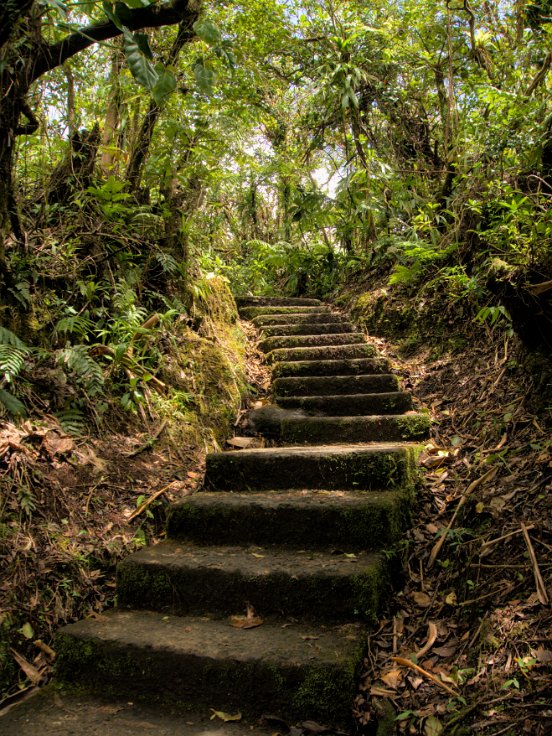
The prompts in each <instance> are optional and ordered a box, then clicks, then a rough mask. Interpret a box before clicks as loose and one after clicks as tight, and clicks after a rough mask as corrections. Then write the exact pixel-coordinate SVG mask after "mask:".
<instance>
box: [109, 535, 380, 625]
mask: <svg viewBox="0 0 552 736" xmlns="http://www.w3.org/2000/svg"><path fill="white" fill-rule="evenodd" d="M350 554H352V555H353V556H347V554H345V553H343V552H341V554H333V555H332V554H331V553H329V552H327V551H321V550H285V549H274V548H267V547H258V546H253V547H244V546H232V547H228V546H221V545H216V546H214V545H211V546H209V547H206V546H198V545H194V544H193V543H192V542H180V541H176V540H172V539H170V540H167V541H164V542H160V543H159V544H156V545H153V546H151V547H147V548H145V549H143V550H141V551H140V552H137V553H136V554H134V555H131V556H130V557H127V558H126V559H125V560H123V562H121V563H120V564H119V565H118V567H117V603H118V605H119V606H120V607H122V608H146V609H149V610H158V611H164V612H167V613H172V614H176V615H178V616H187V615H188V616H189V615H192V616H193V615H198V616H199V615H202V614H204V613H205V611H208V612H209V613H210V614H215V615H217V616H228V615H232V614H241V613H242V612H243V611H244V610H245V607H246V603H249V604H251V605H252V606H253V608H254V609H255V611H256V612H257V614H258V615H260V616H261V617H262V618H265V617H266V616H276V615H280V616H283V617H284V618H286V619H287V618H290V617H292V618H300V619H301V620H302V621H333V622H339V621H354V620H355V619H360V620H364V621H374V620H376V616H377V611H378V607H379V601H380V596H381V594H382V592H383V587H384V583H383V580H384V578H385V577H386V573H387V567H386V566H385V563H384V561H383V557H382V556H381V555H377V554H374V553H367V552H356V553H350Z"/></svg>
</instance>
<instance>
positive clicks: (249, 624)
mask: <svg viewBox="0 0 552 736" xmlns="http://www.w3.org/2000/svg"><path fill="white" fill-rule="evenodd" d="M262 624H264V620H263V619H262V618H261V617H260V616H257V614H256V613H255V609H254V608H253V606H251V605H250V604H249V603H248V604H247V607H246V614H245V616H230V626H233V627H234V628H235V629H255V628H257V626H262Z"/></svg>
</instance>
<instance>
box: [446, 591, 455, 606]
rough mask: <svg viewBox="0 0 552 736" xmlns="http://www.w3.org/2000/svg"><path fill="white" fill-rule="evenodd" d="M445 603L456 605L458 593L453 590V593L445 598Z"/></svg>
mask: <svg viewBox="0 0 552 736" xmlns="http://www.w3.org/2000/svg"><path fill="white" fill-rule="evenodd" d="M445 603H446V604H447V605H449V606H455V605H456V603H457V598H456V593H455V592H454V590H453V591H452V593H449V594H448V595H447V597H446V598H445Z"/></svg>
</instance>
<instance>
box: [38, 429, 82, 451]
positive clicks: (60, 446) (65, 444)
mask: <svg viewBox="0 0 552 736" xmlns="http://www.w3.org/2000/svg"><path fill="white" fill-rule="evenodd" d="M42 446H43V447H44V449H45V450H46V451H47V452H48V453H49V454H50V455H64V454H65V453H67V452H71V451H72V450H73V449H74V447H75V442H74V440H72V439H71V437H67V436H65V435H60V434H58V433H57V432H48V434H47V435H46V436H45V437H44V439H43V440H42Z"/></svg>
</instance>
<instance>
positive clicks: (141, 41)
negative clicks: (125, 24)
mask: <svg viewBox="0 0 552 736" xmlns="http://www.w3.org/2000/svg"><path fill="white" fill-rule="evenodd" d="M134 39H135V41H136V43H137V44H138V47H139V49H140V51H141V52H142V53H143V54H144V56H147V58H148V59H153V54H152V51H151V48H150V45H149V38H148V37H147V35H146V34H145V33H135V34H134Z"/></svg>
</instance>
